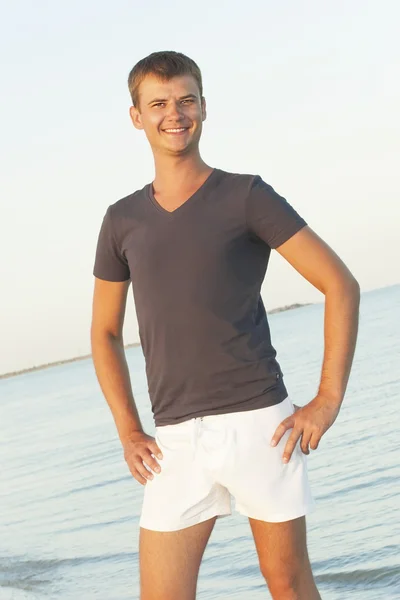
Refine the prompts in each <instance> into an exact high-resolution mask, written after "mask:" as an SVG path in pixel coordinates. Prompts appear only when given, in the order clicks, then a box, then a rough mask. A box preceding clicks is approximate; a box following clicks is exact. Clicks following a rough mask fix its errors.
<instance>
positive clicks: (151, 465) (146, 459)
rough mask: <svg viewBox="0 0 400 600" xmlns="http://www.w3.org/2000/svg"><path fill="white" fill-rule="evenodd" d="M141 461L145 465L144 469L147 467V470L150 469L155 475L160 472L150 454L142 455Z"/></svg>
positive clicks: (158, 466)
mask: <svg viewBox="0 0 400 600" xmlns="http://www.w3.org/2000/svg"><path fill="white" fill-rule="evenodd" d="M142 460H143V462H144V464H145V465H146V467H148V468H149V469H151V470H152V471H154V472H155V473H160V472H161V467H160V465H159V464H158V462H157V461H156V459H155V458H153V455H152V454H151V452H150V451H149V452H147V453H145V454H143V455H142Z"/></svg>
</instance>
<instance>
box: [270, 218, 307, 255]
mask: <svg viewBox="0 0 400 600" xmlns="http://www.w3.org/2000/svg"><path fill="white" fill-rule="evenodd" d="M304 227H307V223H306V221H304V220H303V219H302V220H301V221H298V222H297V223H296V225H295V226H294V227H292V228H291V229H290V230H289V231H288V230H286V231H285V232H284V233H283V234H282V235H281V236H278V237H276V238H275V239H274V240H273V242H271V245H270V247H271V248H272V249H273V250H275V249H276V248H279V246H281V245H282V244H284V243H285V242H287V241H288V240H290V238H291V237H293V236H294V235H295V234H296V233H298V232H299V231H301V229H303V228H304Z"/></svg>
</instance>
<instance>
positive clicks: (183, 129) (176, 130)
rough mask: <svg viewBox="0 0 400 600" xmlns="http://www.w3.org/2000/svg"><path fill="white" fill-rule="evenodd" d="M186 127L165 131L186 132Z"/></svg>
mask: <svg viewBox="0 0 400 600" xmlns="http://www.w3.org/2000/svg"><path fill="white" fill-rule="evenodd" d="M185 129H186V127H180V128H179V129H165V131H168V132H172V133H178V132H179V131H185Z"/></svg>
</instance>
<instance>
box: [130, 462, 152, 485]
mask: <svg viewBox="0 0 400 600" xmlns="http://www.w3.org/2000/svg"><path fill="white" fill-rule="evenodd" d="M135 468H136V470H137V471H138V473H139V474H140V475H141V476H142V477H143V479H146V480H147V481H151V480H152V479H154V475H153V473H152V472H151V471H149V470H148V469H146V467H145V465H144V464H143V463H136V465H135Z"/></svg>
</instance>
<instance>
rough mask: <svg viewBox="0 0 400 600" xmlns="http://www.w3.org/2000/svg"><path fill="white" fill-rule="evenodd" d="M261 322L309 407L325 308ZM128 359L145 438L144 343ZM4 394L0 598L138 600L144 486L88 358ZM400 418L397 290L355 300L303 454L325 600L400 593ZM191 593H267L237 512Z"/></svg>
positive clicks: (9, 384)
mask: <svg viewBox="0 0 400 600" xmlns="http://www.w3.org/2000/svg"><path fill="white" fill-rule="evenodd" d="M269 320H270V325H271V332H272V339H273V343H274V345H275V346H276V348H277V350H278V358H279V361H280V364H281V366H282V369H283V372H284V374H285V381H286V385H287V387H288V389H289V393H290V395H291V396H292V399H293V400H294V402H295V403H296V404H305V403H307V402H308V401H310V400H311V399H312V398H313V396H314V394H315V392H316V388H317V384H318V379H319V374H320V368H321V360H322V350H323V304H313V305H309V306H304V307H301V308H298V309H296V310H291V311H287V312H282V313H278V314H273V315H271V316H270V318H269ZM27 343H28V341H27ZM127 358H128V362H129V366H130V371H131V377H132V383H133V389H134V393H135V397H136V400H137V403H138V406H139V410H140V413H141V416H142V419H143V422H144V425H145V427H146V429H147V430H148V432H150V433H151V432H152V431H153V423H152V416H151V411H150V404H149V398H148V394H147V383H146V378H145V370H144V359H143V355H142V351H141V348H140V347H134V348H130V349H129V350H127ZM0 397H1V402H0V433H1V437H0V600H22V599H23V600H34V599H36V600H50V599H51V600H53V599H54V600H56V599H57V600H92V599H93V600H95V599H96V600H128V599H129V600H133V599H138V598H139V581H138V579H139V578H138V531H139V526H138V522H139V514H140V510H141V502H142V494H143V488H142V487H141V486H140V485H139V484H138V483H136V481H135V480H134V479H133V478H132V476H131V475H130V473H129V471H128V468H127V466H126V464H125V462H124V459H123V455H122V450H121V447H120V444H119V441H118V438H117V435H116V430H115V427H114V424H113V420H112V417H111V413H110V412H109V409H108V407H107V405H106V402H105V400H104V399H103V397H102V395H101V392H100V390H99V386H98V384H97V381H96V377H95V374H94V369H93V365H92V363H91V361H90V360H89V359H87V360H82V361H77V362H72V363H67V364H63V365H58V366H55V367H52V368H47V369H43V370H38V371H35V372H30V373H25V374H21V375H18V376H15V377H11V378H8V379H7V378H6V379H2V380H0ZM399 423H400V286H399V285H396V286H392V287H390V288H384V289H379V290H376V291H372V292H367V293H363V294H362V300H361V320H360V333H359V340H358V345H357V351H356V356H355V361H354V368H353V371H352V375H351V379H350V383H349V386H348V391H347V394H346V398H345V401H344V404H343V408H342V410H341V412H340V415H339V417H338V419H337V421H336V423H335V424H334V425H333V427H332V428H331V429H330V430H329V431H328V432H327V433H326V435H325V436H324V438H323V440H322V442H321V444H320V447H319V449H318V450H317V451H315V452H313V453H312V454H311V455H310V457H309V458H308V465H309V474H310V479H311V485H312V489H313V493H314V497H315V500H316V510H315V511H314V512H313V513H312V514H311V515H310V516H309V517H308V545H309V553H310V558H311V562H312V566H313V571H314V574H315V579H316V582H317V585H318V588H319V590H320V593H321V596H322V598H323V599H324V600H347V599H351V600H390V599H400V518H399V515H400V430H399ZM197 597H198V598H199V599H200V600H213V599H218V600H253V599H254V600H258V599H260V600H261V599H266V598H269V597H270V596H269V593H268V591H267V589H266V586H265V583H264V581H263V579H262V577H261V575H260V572H259V569H258V565H257V558H256V553H255V548H254V542H253V540H252V537H251V535H250V529H249V525H248V522H247V520H246V519H245V518H244V517H242V516H240V515H237V514H233V515H232V516H231V517H227V518H224V519H220V520H218V521H217V524H216V527H215V529H214V532H213V534H212V536H211V539H210V542H209V545H208V547H207V549H206V552H205V555H204V559H203V563H202V567H201V571H200V577H199V583H198V595H197Z"/></svg>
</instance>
